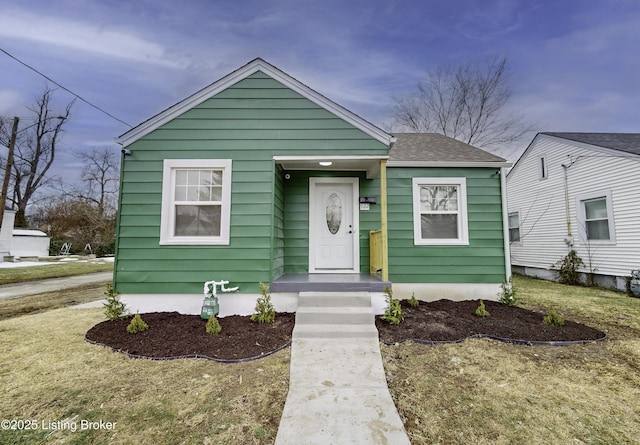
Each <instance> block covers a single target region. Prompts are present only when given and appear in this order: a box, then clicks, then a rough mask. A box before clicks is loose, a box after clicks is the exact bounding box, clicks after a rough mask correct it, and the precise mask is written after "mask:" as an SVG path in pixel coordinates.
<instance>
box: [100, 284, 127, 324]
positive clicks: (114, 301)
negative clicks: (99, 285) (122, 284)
mask: <svg viewBox="0 0 640 445" xmlns="http://www.w3.org/2000/svg"><path fill="white" fill-rule="evenodd" d="M104 295H105V297H107V302H106V303H103V304H102V305H103V306H104V315H105V316H106V317H107V320H111V321H113V320H120V319H121V318H124V317H125V316H126V313H127V306H126V305H125V304H124V303H123V302H122V301H120V297H119V296H118V293H117V292H115V291H114V290H113V286H112V285H111V283H107V285H106V290H105V291H104Z"/></svg>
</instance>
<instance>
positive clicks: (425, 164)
mask: <svg viewBox="0 0 640 445" xmlns="http://www.w3.org/2000/svg"><path fill="white" fill-rule="evenodd" d="M511 165H512V164H511V163H510V162H486V161H482V162H475V161H442V162H440V161H436V162H429V161H391V160H390V161H388V162H387V167H434V168H435V167H438V168H441V167H458V168H462V167H491V168H493V167H495V168H501V167H511Z"/></svg>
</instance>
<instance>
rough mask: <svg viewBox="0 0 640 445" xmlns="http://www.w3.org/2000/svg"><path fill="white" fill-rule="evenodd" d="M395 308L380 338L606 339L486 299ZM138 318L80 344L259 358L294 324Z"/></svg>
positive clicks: (287, 320) (172, 354) (139, 352)
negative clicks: (138, 323) (398, 319)
mask: <svg viewBox="0 0 640 445" xmlns="http://www.w3.org/2000/svg"><path fill="white" fill-rule="evenodd" d="M401 305H402V310H403V313H404V317H405V318H404V321H403V322H402V323H401V324H399V325H390V324H389V323H387V322H386V321H384V320H382V319H381V318H380V317H376V327H377V328H378V332H379V333H380V341H382V342H384V343H387V344H392V343H397V342H402V341H405V340H409V339H411V340H417V341H422V342H456V341H462V340H464V339H465V338H469V337H478V336H481V337H490V338H498V339H501V340H507V341H516V342H521V343H530V344H535V343H538V342H544V343H549V342H550V344H570V343H572V342H589V341H597V340H602V339H604V338H606V335H605V334H604V333H603V332H601V331H599V330H597V329H594V328H591V327H589V326H585V325H583V324H580V323H575V322H572V321H569V320H567V321H565V324H564V326H547V325H545V324H544V323H542V318H543V317H544V315H545V313H543V312H534V311H529V310H526V309H522V308H518V307H508V306H503V305H501V304H500V303H496V302H492V301H485V306H486V309H487V310H488V311H489V313H490V314H491V315H490V316H489V317H485V318H481V317H478V316H476V315H475V310H476V308H477V307H478V301H477V300H476V301H461V302H453V301H449V300H439V301H435V302H429V303H426V302H420V305H419V306H418V307H416V308H413V307H411V306H410V305H409V304H408V302H406V301H402V302H401ZM141 316H142V319H143V320H144V321H145V322H146V323H147V324H148V325H149V329H147V330H146V331H143V332H140V333H138V334H129V333H128V332H127V331H126V327H127V325H128V324H129V319H126V320H119V321H105V322H102V323H99V324H97V325H95V326H94V327H92V328H91V329H89V331H88V332H87V334H86V339H87V341H89V342H91V343H97V344H101V345H105V346H109V347H111V348H113V349H115V350H117V351H120V352H124V353H126V354H129V355H130V356H133V357H146V358H154V359H167V358H181V357H203V358H209V359H213V360H219V361H231V362H233V361H243V360H248V359H254V358H259V357H264V356H267V355H269V354H271V353H273V352H274V351H277V350H280V349H282V348H283V347H286V346H287V345H288V344H289V343H290V341H291V333H292V331H293V326H294V323H295V314H292V313H278V314H277V315H276V321H275V323H273V324H260V323H253V322H251V320H250V317H243V316H238V315H233V316H229V317H224V318H220V319H219V322H220V326H221V327H222V332H221V333H220V334H219V335H217V336H214V335H210V334H207V333H206V331H205V325H206V320H203V319H202V318H200V316H199V315H183V314H179V313H178V312H153V313H146V314H141Z"/></svg>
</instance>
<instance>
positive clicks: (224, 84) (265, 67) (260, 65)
mask: <svg viewBox="0 0 640 445" xmlns="http://www.w3.org/2000/svg"><path fill="white" fill-rule="evenodd" d="M257 72H262V73H264V74H266V75H267V76H269V77H271V78H272V79H274V80H276V81H278V82H280V83H282V84H283V85H285V86H286V87H287V88H290V89H291V90H293V91H295V92H297V93H298V94H300V95H302V96H303V97H305V98H306V99H308V100H310V101H311V102H313V103H315V104H316V105H318V106H320V107H322V108H324V109H326V110H327V111H329V112H331V113H332V114H334V115H336V116H338V117H339V118H341V119H343V120H345V121H346V122H348V123H350V124H351V125H353V126H355V127H356V128H358V129H360V130H362V131H363V132H365V133H366V134H368V135H369V136H371V137H373V138H374V139H376V140H378V141H379V142H382V143H384V144H386V145H389V144H390V143H391V142H393V141H394V138H393V136H392V135H390V134H389V133H387V132H386V131H384V130H382V129H380V128H378V127H377V126H375V125H373V124H372V123H370V122H368V121H366V120H364V119H363V118H361V117H360V116H358V115H356V114H355V113H352V112H351V111H349V110H347V109H346V108H344V107H342V106H341V105H338V104H337V103H335V102H333V101H332V100H330V99H328V98H327V97H325V96H323V95H322V94H320V93H318V92H317V91H315V90H312V89H311V88H309V87H308V86H307V85H305V84H303V83H302V82H300V81H299V80H297V79H295V78H293V77H292V76H290V75H289V74H287V73H285V72H284V71H282V70H280V69H279V68H277V67H275V66H274V65H271V64H270V63H268V62H266V61H265V60H264V59H261V58H259V57H257V58H255V59H253V60H252V61H250V62H249V63H247V64H246V65H244V66H242V67H240V68H238V69H236V70H235V71H233V72H231V73H229V74H227V75H226V76H224V77H222V78H220V79H219V80H217V81H215V82H213V83H212V84H210V85H208V86H206V87H204V88H203V89H201V90H200V91H197V92H196V93H194V94H192V95H191V96H188V97H187V98H186V99H183V100H182V101H180V102H178V103H176V104H175V105H172V106H171V107H169V108H167V109H166V110H164V111H162V112H160V113H159V114H157V115H155V116H153V117H151V118H150V119H148V120H146V121H144V122H143V123H141V124H139V125H138V126H136V127H134V128H132V129H131V130H129V131H127V132H126V133H124V134H122V135H121V136H120V137H118V138H117V139H116V142H117V143H119V144H121V145H123V146H127V145H130V144H132V143H133V142H135V141H137V140H138V139H140V138H142V137H144V136H146V135H147V134H149V133H151V132H152V131H153V130H155V129H157V128H158V127H160V126H162V125H164V124H166V123H167V122H169V121H170V120H172V119H174V118H175V117H177V116H179V115H181V114H182V113H184V112H186V111H188V110H190V109H191V108H193V107H195V106H197V105H199V104H201V103H203V102H204V101H206V100H207V99H209V98H211V97H213V96H215V95H216V94H218V93H220V92H221V91H224V90H225V89H227V88H229V87H231V86H233V85H235V84H236V83H238V82H240V81H241V80H244V79H246V78H247V77H249V76H251V75H253V74H255V73H257Z"/></svg>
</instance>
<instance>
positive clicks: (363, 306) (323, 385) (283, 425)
mask: <svg viewBox="0 0 640 445" xmlns="http://www.w3.org/2000/svg"><path fill="white" fill-rule="evenodd" d="M373 320H374V317H373V311H372V310H371V298H370V296H369V294H368V293H367V292H353V293H348V294H345V293H340V294H336V293H311V292H309V293H301V294H300V303H299V307H298V311H297V313H296V325H295V328H294V332H293V339H292V345H291V365H290V366H291V370H290V384H289V394H288V396H287V401H286V404H285V407H284V412H283V414H282V419H281V420H280V427H279V429H278V434H277V437H276V442H275V443H276V445H294V444H295V445H301V444H309V445H310V444H318V445H319V444H322V445H326V444H340V445H345V444H393V445H404V444H409V438H408V437H407V434H406V432H405V430H404V426H403V424H402V421H401V419H400V416H399V415H398V411H397V410H396V407H395V405H394V403H393V400H392V399H391V395H390V394H389V389H388V388H387V381H386V378H385V374H384V369H383V367H382V357H381V355H380V346H379V341H378V332H377V330H376V328H375V325H374V322H373Z"/></svg>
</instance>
